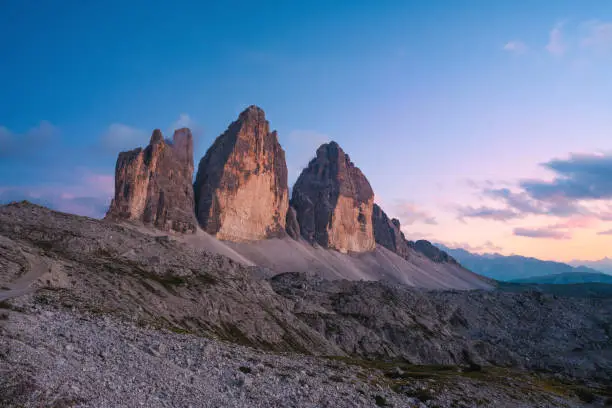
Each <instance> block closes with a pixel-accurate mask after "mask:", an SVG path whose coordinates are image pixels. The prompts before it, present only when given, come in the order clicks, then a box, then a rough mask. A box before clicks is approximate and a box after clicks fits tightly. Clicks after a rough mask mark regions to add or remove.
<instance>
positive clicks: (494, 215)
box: [457, 206, 522, 221]
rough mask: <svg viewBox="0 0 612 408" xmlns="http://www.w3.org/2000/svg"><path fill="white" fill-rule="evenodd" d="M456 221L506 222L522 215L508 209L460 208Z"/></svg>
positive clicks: (485, 207)
mask: <svg viewBox="0 0 612 408" xmlns="http://www.w3.org/2000/svg"><path fill="white" fill-rule="evenodd" d="M457 212H458V219H459V220H463V219H464V218H482V219H487V220H494V221H508V220H513V219H516V218H521V217H522V214H521V213H519V212H517V211H514V210H512V209H509V208H494V207H487V206H481V207H472V206H460V207H458V208H457Z"/></svg>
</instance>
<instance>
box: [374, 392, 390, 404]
mask: <svg viewBox="0 0 612 408" xmlns="http://www.w3.org/2000/svg"><path fill="white" fill-rule="evenodd" d="M374 402H375V403H376V405H377V406H379V407H388V406H389V403H388V402H387V399H386V398H385V397H383V396H382V395H375V396H374Z"/></svg>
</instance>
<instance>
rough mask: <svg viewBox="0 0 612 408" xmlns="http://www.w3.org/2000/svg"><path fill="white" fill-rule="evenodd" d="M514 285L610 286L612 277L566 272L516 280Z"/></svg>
mask: <svg viewBox="0 0 612 408" xmlns="http://www.w3.org/2000/svg"><path fill="white" fill-rule="evenodd" d="M512 282H514V283H543V284H555V285H560V284H562V285H566V284H573V283H609V284H612V275H608V274H606V273H599V272H595V273H590V272H567V273H558V274H556V275H545V276H534V277H531V278H524V279H516V280H513V281H512Z"/></svg>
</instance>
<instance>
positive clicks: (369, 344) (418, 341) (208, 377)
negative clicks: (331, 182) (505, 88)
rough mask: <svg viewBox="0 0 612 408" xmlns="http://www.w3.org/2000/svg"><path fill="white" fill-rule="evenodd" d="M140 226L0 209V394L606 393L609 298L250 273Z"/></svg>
mask: <svg viewBox="0 0 612 408" xmlns="http://www.w3.org/2000/svg"><path fill="white" fill-rule="evenodd" d="M158 234H159V232H153V231H148V232H147V231H143V230H139V229H137V228H134V227H131V226H129V225H118V224H115V223H112V222H108V221H97V220H92V219H88V218H84V217H77V216H73V215H67V214H61V213H57V212H53V211H50V210H48V209H45V208H42V207H38V206H34V205H31V204H28V203H18V204H11V205H8V206H3V207H0V286H1V288H0V289H1V290H0V300H3V299H4V300H3V301H2V303H0V307H1V309H0V325H1V329H0V338H1V340H0V406H27V407H39V406H55V407H60V406H91V407H100V406H109V407H116V406H119V407H121V406H124V407H134V406H147V407H158V406H159V407H164V406H167V407H174V406H185V407H187V406H192V407H209V406H210V407H220V406H237V407H250V406H262V407H278V406H300V407H301V406H313V407H314V406H317V407H319V406H328V407H353V406H394V407H412V406H416V407H419V406H421V407H422V406H429V407H564V406H565V407H579V406H604V405H605V404H610V403H612V402H611V401H612V400H610V397H612V390H611V389H610V388H609V384H610V382H611V381H610V380H611V379H612V298H611V297H610V296H604V295H602V296H599V297H584V296H574V297H569V296H559V295H554V294H547V293H543V292H541V291H536V290H533V288H530V289H529V290H527V291H524V292H523V291H522V290H523V289H521V290H517V291H514V290H512V289H508V288H506V289H505V291H500V290H493V291H426V290H420V289H415V288H410V287H407V286H403V285H398V284H391V283H385V282H355V281H353V282H350V281H327V280H323V279H320V278H318V277H316V276H311V275H308V274H298V273H286V274H282V275H277V276H275V277H272V278H266V279H263V278H261V277H262V276H267V275H266V273H263V272H265V271H261V270H259V268H257V267H246V266H243V265H241V264H239V263H237V262H234V261H231V260H230V259H228V258H225V257H223V256H220V255H212V254H210V253H206V252H204V251H202V250H201V249H199V248H197V247H195V246H189V245H187V244H185V243H184V242H181V241H179V240H177V239H176V238H173V237H170V236H168V235H161V234H159V235H158ZM508 290H511V291H508Z"/></svg>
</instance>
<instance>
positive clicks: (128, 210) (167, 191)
mask: <svg viewBox="0 0 612 408" xmlns="http://www.w3.org/2000/svg"><path fill="white" fill-rule="evenodd" d="M192 179H193V137H192V135H191V131H190V130H189V129H187V128H183V129H179V130H177V131H175V132H174V136H173V138H172V142H167V141H165V140H164V138H163V136H162V133H161V131H160V130H159V129H156V130H154V131H153V135H152V136H151V141H150V143H149V145H148V146H147V147H146V148H145V149H142V148H138V149H134V150H131V151H129V152H122V153H119V157H118V158H117V165H116V168H115V197H114V199H113V200H112V201H111V205H110V208H109V210H108V213H107V214H106V218H107V219H114V220H120V219H125V220H138V221H142V222H143V223H145V224H152V225H153V226H155V227H156V228H159V229H162V230H166V231H176V232H183V233H184V232H195V230H196V227H197V222H196V219H195V216H194V213H193V205H194V198H193V188H192V185H191V182H192Z"/></svg>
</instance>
